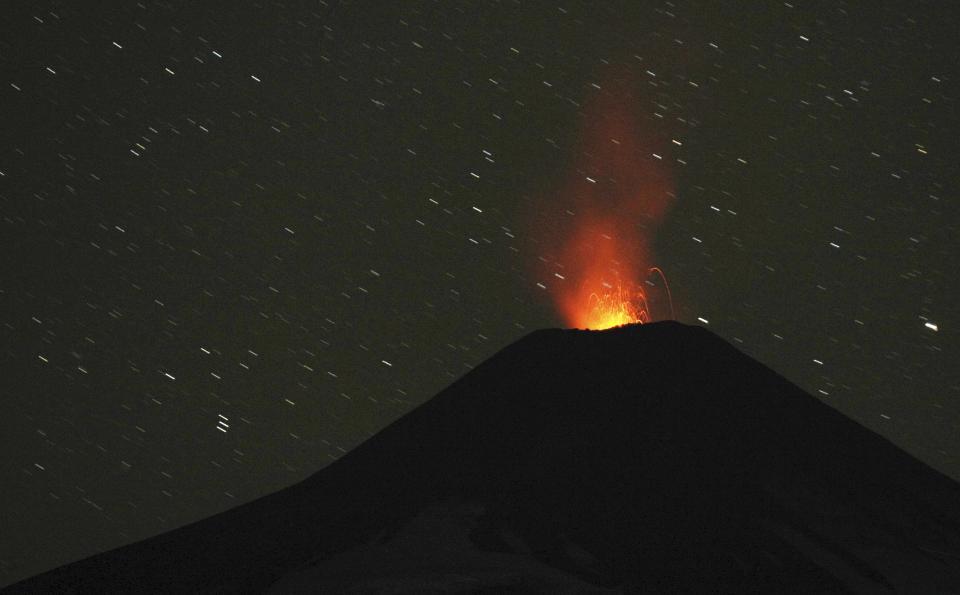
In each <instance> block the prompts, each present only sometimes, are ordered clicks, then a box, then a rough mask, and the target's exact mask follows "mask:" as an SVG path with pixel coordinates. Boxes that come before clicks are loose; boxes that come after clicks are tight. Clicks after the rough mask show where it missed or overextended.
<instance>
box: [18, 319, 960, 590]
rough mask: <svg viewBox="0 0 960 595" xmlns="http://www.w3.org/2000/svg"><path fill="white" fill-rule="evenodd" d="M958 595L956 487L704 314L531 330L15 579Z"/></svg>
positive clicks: (60, 585) (106, 584)
mask: <svg viewBox="0 0 960 595" xmlns="http://www.w3.org/2000/svg"><path fill="white" fill-rule="evenodd" d="M126 591H136V592H158V591H160V592H179V591H190V592H276V593H288V592H289V593H300V592H304V593H307V592H310V593H346V592H349V593H633V592H638V593H639V592H644V593H646V592H677V591H684V592H696V591H704V592H717V591H724V592H795V593H823V592H838V593H843V592H859V593H883V592H905V593H960V485H958V484H957V483H955V482H953V481H952V480H950V479H948V478H947V477H945V476H943V475H941V474H939V473H938V472H936V471H934V470H933V469H931V468H929V467H927V466H926V465H924V464H923V463H921V462H920V461H918V460H916V459H914V458H913V457H911V456H910V455H908V454H907V453H905V452H903V451H902V450H900V449H899V448H897V447H896V446H894V445H893V444H892V443H890V442H888V441H887V440H886V439H884V438H882V437H880V436H879V435H877V434H875V433H873V432H871V431H869V430H867V429H866V428H864V427H863V426H861V425H859V424H857V423H856V422H854V421H852V420H850V419H849V418H847V417H845V416H844V415H842V414H840V413H839V412H837V411H835V410H834V409H832V408H831V407H829V406H828V405H826V404H823V403H821V402H820V401H819V400H818V399H816V398H814V397H812V396H810V395H809V394H807V393H805V392H804V391H802V390H801V389H799V388H797V387H796V386H794V385H792V384H791V383H789V382H787V381H786V380H785V379H783V378H782V377H780V376H779V375H777V374H776V373H774V372H773V371H771V370H769V369H768V368H766V367H764V366H763V365H761V364H760V363H758V362H756V361H754V360H752V359H751V358H749V357H747V356H746V355H744V354H742V353H740V352H739V351H737V350H736V349H735V348H734V347H732V346H731V345H729V344H728V343H726V342H725V341H723V340H722V339H720V338H719V337H717V336H715V335H713V334H712V333H710V332H709V331H706V330H705V329H702V328H699V327H691V326H685V325H682V324H679V323H675V322H661V323H653V324H645V325H631V326H625V327H619V328H614V329H610V330H606V331H578V330H556V329H555V330H543V331H537V332H534V333H531V334H530V335H528V336H526V337H524V338H523V339H521V340H519V341H517V342H516V343H514V344H512V345H510V346H508V347H506V348H505V349H503V350H502V351H500V352H499V353H497V354H496V355H494V356H493V357H491V358H490V359H489V360H487V361H486V362H484V363H483V364H482V365H480V366H478V367H477V368H476V369H474V370H473V371H471V372H470V373H468V374H467V375H466V376H464V377H462V378H461V379H460V380H458V381H456V382H455V383H453V384H452V385H450V386H449V387H448V388H446V389H445V390H443V391H442V392H441V393H439V394H438V395H437V396H436V397H434V398H433V399H431V400H430V401H428V402H427V403H425V404H424V405H422V406H420V407H419V408H417V409H415V410H414V411H412V412H411V413H409V414H407V415H406V416H404V417H402V418H401V419H399V420H398V421H396V422H394V423H393V424H392V425H390V426H388V427H386V428H385V429H383V430H382V431H381V432H379V433H378V434H376V435H375V436H374V437H372V438H371V439H370V440H368V441H367V442H365V443H363V444H362V445H360V446H359V447H357V448H356V449H354V450H353V451H351V452H349V453H348V454H347V455H345V456H344V457H343V458H341V459H340V460H338V461H336V462H335V463H333V464H331V465H329V466H328V467H326V468H324V469H323V470H321V471H319V472H317V473H315V474H314V475H313V476H311V477H309V478H308V479H306V480H304V481H303V482H301V483H299V484H296V485H294V486H291V487H289V488H287V489H285V490H282V491H280V492H277V493H275V494H272V495H269V496H266V497H264V498H261V499H259V500H255V501H253V502H250V503H248V504H245V505H243V506H240V507H238V508H235V509H232V510H229V511H227V512H224V513H222V514H219V515H216V516H214V517H211V518H208V519H206V520H203V521H200V522H198V523H195V524H192V525H188V526H186V527H182V528H180V529H177V530H174V531H171V532H169V533H165V534H162V535H159V536H156V537H153V538H150V539H147V540H144V541H141V542H138V543H134V544H132V545H129V546H125V547H122V548H119V549H116V550H112V551H109V552H106V553H103V554H100V555H97V556H93V557H91V558H88V559H85V560H81V561H79V562H75V563H73V564H69V565H67V566H64V567H61V568H58V569H55V570H52V571H50V572H47V573H46V574H43V575H40V576H37V577H34V578H33V579H30V580H27V581H24V582H22V583H18V584H16V585H14V586H12V587H10V592H14V593H20V592H76V593H115V592H126Z"/></svg>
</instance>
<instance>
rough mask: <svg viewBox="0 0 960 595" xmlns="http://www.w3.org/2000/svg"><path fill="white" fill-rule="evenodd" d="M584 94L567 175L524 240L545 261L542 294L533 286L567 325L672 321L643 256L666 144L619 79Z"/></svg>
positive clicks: (660, 205)
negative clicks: (535, 243) (532, 238)
mask: <svg viewBox="0 0 960 595" xmlns="http://www.w3.org/2000/svg"><path fill="white" fill-rule="evenodd" d="M593 87H594V88H597V87H599V88H598V89H597V90H596V92H595V93H593V95H592V97H590V98H589V99H588V100H587V102H586V103H585V105H584V110H583V120H582V122H581V127H580V135H579V139H578V143H577V148H576V154H575V156H574V158H573V160H572V161H573V163H572V167H571V173H570V174H569V175H567V177H566V178H567V179H566V181H565V183H564V184H563V185H562V187H561V188H560V189H558V190H556V191H554V192H551V193H550V196H549V198H548V199H545V200H544V201H543V204H541V205H539V207H540V208H539V209H538V210H539V213H538V215H537V217H536V229H535V230H534V232H535V235H537V237H538V238H539V239H540V242H541V249H542V250H543V251H544V252H545V254H543V255H541V256H540V258H539V259H538V260H537V271H536V273H537V276H538V277H540V278H541V279H548V280H549V287H548V286H547V285H546V284H543V283H541V284H540V285H541V287H545V288H547V289H548V291H549V293H550V295H551V298H552V300H553V303H554V306H555V308H556V310H557V312H558V314H559V315H560V317H561V318H562V319H563V322H564V323H565V324H566V325H567V326H570V327H575V328H588V329H604V328H610V327H614V326H620V325H624V324H631V323H645V322H651V321H653V320H657V319H660V318H667V317H672V316H673V301H672V296H671V295H670V291H669V287H668V286H667V284H666V277H665V275H664V274H663V271H661V270H660V269H659V268H657V267H656V266H654V264H653V250H652V244H653V238H654V232H655V230H656V228H657V226H658V225H659V223H660V222H661V221H662V220H663V217H664V214H665V213H666V211H667V208H668V207H669V205H670V202H671V200H672V198H673V196H674V193H673V183H672V179H671V176H670V175H669V171H668V167H667V165H666V163H667V161H666V159H667V146H668V145H667V142H665V141H666V137H663V136H658V135H657V134H655V132H654V126H653V124H652V122H653V120H654V116H653V115H648V116H647V118H646V119H643V118H641V117H640V115H641V114H642V113H643V112H644V108H645V107H646V105H644V104H642V103H641V101H640V98H639V93H638V92H637V91H636V86H635V85H634V84H633V83H632V80H631V77H630V76H629V75H628V74H627V73H625V72H623V71H617V72H615V73H614V72H611V73H608V74H607V76H605V77H603V78H602V79H601V82H600V83H599V84H595V85H594V86H593ZM646 111H647V112H650V111H652V110H649V109H648V110H646ZM654 294H655V295H654ZM667 305H669V307H667ZM655 310H656V311H655Z"/></svg>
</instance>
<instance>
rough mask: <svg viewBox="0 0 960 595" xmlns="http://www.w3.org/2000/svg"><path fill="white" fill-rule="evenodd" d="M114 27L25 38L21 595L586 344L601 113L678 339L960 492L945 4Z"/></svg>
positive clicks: (0, 333)
mask: <svg viewBox="0 0 960 595" xmlns="http://www.w3.org/2000/svg"><path fill="white" fill-rule="evenodd" d="M92 4H95V5H96V6H95V7H93V8H91V3H74V2H21V3H13V4H12V5H11V6H8V7H6V11H5V14H4V17H3V19H2V24H0V27H2V32H0V64H2V68H0V102H2V103H0V105H2V106H3V115H4V117H3V119H2V122H0V130H2V132H0V139H2V144H0V239H2V241H3V244H4V246H3V256H2V257H0V263H2V264H0V341H2V345H0V346H2V349H0V374H2V376H0V378H2V381H0V444H2V446H3V456H2V457H0V461H2V465H0V485H2V486H3V487H2V488H0V509H2V511H3V512H2V515H0V523H2V525H0V536H2V537H0V584H6V583H9V582H12V581H13V580H15V579H18V578H23V577H25V576H27V575H30V574H33V573H37V572H40V571H43V570H45V569H48V568H51V567H53V566H57V565H59V564H62V563H65V562H68V561H70V560H73V559H77V558H80V557H84V556H87V555H90V554H93V553H95V552H98V551H102V550H104V549H108V548H112V547H116V546H118V545H121V544H123V543H127V542H130V541H134V540H138V539H142V538H144V537H147V536H149V535H153V534H156V533H159V532H162V531H165V530H169V529H172V528H174V527H177V526H180V525H183V524H185V523H188V522H191V521H194V520H198V519H200V518H203V517H206V516H209V515H211V514H214V513H216V512H219V511H222V510H225V509H227V508H230V507H233V506H236V505H238V504H240V503H242V502H245V501H248V500H251V499H253V498H255V497H257V496H261V495H264V494H266V493H269V492H273V491H276V490H278V489H280V488H282V487H284V486H287V485H290V484H292V483H294V482H297V481H299V480H301V479H303V478H304V477H306V476H307V475H309V474H311V473H313V472H315V471H317V470H318V469H320V468H322V467H323V466H324V465H325V464H327V463H329V462H331V461H333V460H335V459H337V458H339V457H341V456H342V455H343V454H344V453H345V452H347V451H349V450H350V448H351V447H353V446H355V445H356V444H358V443H359V442H361V441H362V440H364V439H365V438H367V437H369V436H370V435H371V434H372V433H373V432H375V431H377V430H378V429H379V428H381V427H383V426H384V425H385V424H387V423H389V422H390V421H392V420H394V419H396V418H397V417H399V416H401V415H403V414H404V413H405V412H407V411H409V410H410V409H411V408H412V407H414V406H416V405H417V404H419V403H422V402H424V401H425V400H426V399H428V398H429V397H431V396H432V395H433V394H435V393H436V392H437V391H438V390H440V389H441V388H443V387H444V386H446V385H447V384H449V383H450V382H451V381H453V380H454V379H456V378H458V377H460V376H461V375H463V374H464V373H466V372H468V371H469V370H470V369H471V368H472V367H474V366H476V365H477V364H479V363H480V362H482V361H483V360H484V359H485V358H487V357H488V356H490V355H492V354H493V353H494V352H495V351H497V350H498V349H500V348H501V347H503V346H505V345H506V344H508V343H510V342H512V341H514V340H516V339H518V338H520V337H521V336H523V335H524V334H525V333H527V332H529V331H531V330H534V329H537V328H542V327H553V326H558V325H563V324H564V319H563V318H562V317H561V315H560V313H559V312H558V308H557V306H556V295H557V294H558V293H560V292H563V291H564V284H565V283H569V282H572V281H573V280H572V279H570V278H568V277H569V275H567V274H565V273H564V269H563V266H564V262H562V260H563V258H562V256H563V253H562V251H561V252H558V251H557V250H556V249H555V247H554V246H555V244H556V242H557V234H558V233H559V234H560V235H561V236H562V235H563V234H564V233H566V232H564V231H563V230H564V229H568V228H569V227H570V226H571V225H572V226H574V227H576V225H577V224H578V222H580V221H582V220H583V217H584V216H585V215H584V214H583V213H584V212H585V211H584V209H589V208H590V207H589V205H586V206H585V205H584V200H585V199H583V196H582V195H581V196H580V198H579V199H577V198H576V196H573V195H578V193H579V190H578V188H582V187H583V180H586V178H588V177H591V176H593V175H595V174H594V173H593V172H592V170H590V169H589V168H590V167H601V165H597V164H598V163H602V162H604V161H605V160H604V159H596V156H597V153H596V152H591V147H592V146H593V145H591V142H601V144H602V141H603V138H601V137H602V134H601V133H602V132H603V131H605V130H606V128H604V125H603V118H604V114H605V113H608V111H609V110H607V111H605V108H604V107H603V106H608V105H614V104H615V105H616V106H618V107H616V109H619V110H625V112H624V113H627V112H629V113H630V114H631V117H633V118H635V120H636V122H635V124H636V126H635V127H634V128H632V129H631V130H634V131H635V130H642V131H644V132H643V134H639V133H637V134H634V133H632V132H631V133H630V139H620V140H623V141H629V143H631V144H630V145H629V146H631V147H633V148H634V149H636V151H637V154H636V155H635V157H636V159H637V161H636V163H644V164H646V165H644V166H643V167H648V166H649V167H651V168H655V170H656V172H657V174H656V175H657V176H658V177H657V179H658V180H661V181H662V182H663V183H662V184H654V185H653V186H655V188H654V190H650V192H649V194H650V196H651V197H652V196H653V193H654V191H655V193H656V194H657V198H650V200H661V201H665V202H662V203H657V204H661V206H662V207H663V209H662V213H660V214H659V215H658V216H657V217H652V218H651V217H650V216H649V214H642V213H641V214H638V213H636V212H634V211H630V210H629V209H625V210H623V211H618V210H617V209H614V210H613V211H612V212H614V213H618V214H617V215H616V217H615V219H616V225H618V226H619V227H618V229H624V230H631V229H632V230H635V231H636V233H638V234H639V235H638V237H641V238H642V242H641V244H642V245H643V249H644V250H645V251H646V252H647V258H648V259H649V262H645V264H647V265H650V266H658V267H660V268H661V269H662V270H663V271H664V274H665V276H666V277H667V279H668V280H669V284H670V287H671V289H672V296H673V301H674V306H675V313H676V318H678V319H679V320H681V321H683V322H687V323H690V324H702V325H705V326H707V327H708V328H710V329H711V330H713V331H714V332H716V333H718V334H719V335H721V336H723V337H724V338H726V339H727V340H729V341H731V342H733V343H734V344H735V345H737V346H738V347H739V348H741V349H742V350H743V351H745V352H746V353H748V354H750V355H751V356H753V357H756V358H757V359H759V360H760V361H762V362H763V363H765V364H767V365H768V366H770V367H771V368H773V369H774V370H776V371H778V372H780V373H781V374H783V375H784V376H786V377H787V378H788V379H790V380H791V381H793V382H795V383H797V384H799V385H800V386H802V387H803V388H805V389H806V390H808V391H809V392H810V393H812V394H814V395H816V396H817V397H819V398H821V399H822V400H823V401H824V402H826V403H829V404H830V405H832V406H833V407H836V408H837V409H839V410H840V411H842V412H844V413H846V414H848V415H850V416H851V417H853V418H854V419H856V420H857V421H859V422H860V423H862V424H864V425H866V426H867V427H869V428H871V429H873V430H875V431H877V432H879V433H881V434H882V435H884V436H886V437H888V438H889V439H890V440H892V441H893V442H895V443H896V444H898V445H900V446H901V447H903V448H905V449H906V450H907V451H909V452H911V453H912V454H914V455H915V456H917V457H918V458H920V459H922V460H924V461H926V462H927V463H929V464H930V465H932V466H933V467H935V468H937V469H939V470H941V471H942V472H944V473H946V474H948V475H950V476H952V477H954V478H960V366H956V365H955V364H956V363H957V362H958V361H960V358H958V355H960V353H958V351H960V349H958V346H957V331H956V329H957V327H958V324H960V312H958V309H957V306H956V303H957V299H958V298H960V287H958V284H957V280H956V275H955V271H956V264H955V258H956V257H957V255H958V254H960V209H958V202H957V200H958V198H957V193H956V189H957V184H958V182H960V179H958V175H957V169H958V165H957V164H958V161H957V155H958V154H960V151H958V146H957V144H958V143H957V124H958V113H960V112H958V105H957V97H958V93H957V85H956V80H955V76H956V73H957V72H958V68H957V67H958V64H957V63H956V61H955V59H953V58H951V56H952V55H955V53H956V52H955V50H956V44H957V41H958V35H957V31H958V30H960V27H958V22H957V20H955V19H954V18H953V17H952V15H951V14H950V13H949V12H948V11H949V9H950V7H949V3H946V2H929V3H923V2H899V3H897V2H878V3H844V2H836V1H833V0H830V1H823V2H801V1H799V0H798V1H796V2H792V3H786V2H772V1H771V2H765V3H746V2H693V1H680V0H678V1H675V2H637V1H630V2H577V1H572V0H571V1H569V2H560V3H559V4H558V3H542V2H507V1H504V2H442V1H441V2H432V3H431V2H396V3H393V2H343V3H337V2H332V1H330V2H323V1H320V0H312V1H303V2H298V1H290V2H285V3H282V4H281V3H273V2H261V3H253V2H241V3H234V2H230V3H227V2H220V3H214V2H202V3H201V2H198V3H188V2H175V1H171V2H155V1H152V0H143V1H142V2H139V3H134V2H123V3H119V2H118V3H115V6H113V7H108V6H107V4H108V3H92ZM747 6H750V7H751V9H750V10H745V9H744V8H745V7H747ZM759 6H763V8H758V7H759ZM625 81H626V82H625ZM616 88H622V89H629V90H628V91H623V92H622V93H621V94H619V95H617V97H615V98H614V100H612V103H610V102H605V101H606V100H604V99H603V98H604V97H607V99H610V97H612V95H611V93H613V91H611V89H616ZM618 93H620V92H618ZM598 98H599V99H598ZM596 106H600V107H596ZM611 109H613V108H611ZM591 114H592V115H591ZM598 114H599V115H598ZM591 118H593V120H591ZM597 118H599V120H597ZM597 121H599V122H600V124H596V122H597ZM598 131H599V132H598ZM591 135H593V136H591ZM598 135H600V136H598ZM594 137H596V138H600V141H596V138H594ZM591 138H593V139H594V140H590V139H591ZM603 155H604V154H603V153H602V152H601V154H600V156H601V157H603ZM637 155H640V156H639V157H638V156H637ZM591 163H592V164H594V165H590V164H591ZM584 164H586V165H584ZM601 169H602V167H601ZM601 173H603V172H601ZM607 173H609V172H607ZM621 173H622V170H621ZM604 176H606V177H604V178H603V179H601V180H600V181H601V182H603V183H608V182H604V180H607V179H608V178H609V176H607V175H606V174H605V173H604ZM597 179H599V178H597ZM577 180H579V182H577ZM587 183H591V184H592V183H593V182H591V181H589V180H588V181H587ZM641 186H642V184H641ZM598 188H602V186H598ZM580 194H582V193H580ZM598 194H603V192H599V193H598ZM571 196H573V198H571ZM664 197H666V198H664ZM578 200H579V202H578ZM597 200H601V199H597ZM644 204H646V203H644ZM608 214H609V213H608ZM558 230H559V231H558ZM628 245H629V242H628ZM552 267H553V269H555V270H552ZM551 270H552V272H551ZM553 273H555V274H553ZM651 287H652V286H651ZM653 289H654V290H656V291H659V288H653ZM661 302H662V300H661ZM661 306H662V303H661ZM661 310H662V308H661ZM664 316H665V314H663V313H662V312H661V314H660V316H659V317H660V318H662V317H664Z"/></svg>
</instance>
